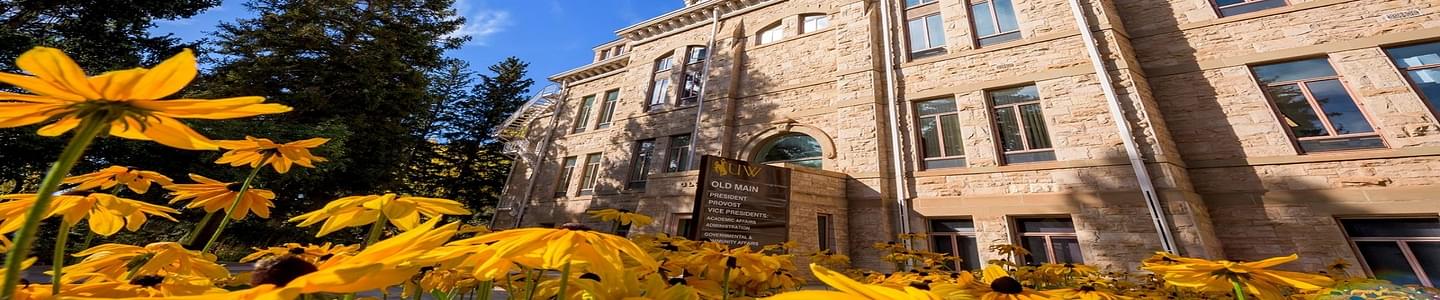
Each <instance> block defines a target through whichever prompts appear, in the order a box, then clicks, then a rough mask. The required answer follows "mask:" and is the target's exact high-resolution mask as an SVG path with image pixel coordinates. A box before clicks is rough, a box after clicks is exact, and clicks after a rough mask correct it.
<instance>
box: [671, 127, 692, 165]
mask: <svg viewBox="0 0 1440 300" xmlns="http://www.w3.org/2000/svg"><path fill="white" fill-rule="evenodd" d="M681 137H685V138H686V143H685V145H684V146H677V145H678V144H677V143H675V141H676V140H678V139H679V138H681ZM667 142H668V143H669V144H668V145H666V146H665V173H677V172H685V171H690V169H691V167H692V166H691V165H690V162H691V160H694V159H692V158H690V148H691V147H695V138H694V137H693V136H691V135H690V134H689V133H686V134H677V135H672V136H670V138H669V140H667ZM677 159H683V161H681V164H682V165H681V167H680V168H678V169H677V168H671V164H670V163H671V162H674V161H676V160H677Z"/></svg>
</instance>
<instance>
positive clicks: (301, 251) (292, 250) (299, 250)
mask: <svg viewBox="0 0 1440 300" xmlns="http://www.w3.org/2000/svg"><path fill="white" fill-rule="evenodd" d="M290 254H294V255H301V254H305V248H300V247H295V248H290Z"/></svg>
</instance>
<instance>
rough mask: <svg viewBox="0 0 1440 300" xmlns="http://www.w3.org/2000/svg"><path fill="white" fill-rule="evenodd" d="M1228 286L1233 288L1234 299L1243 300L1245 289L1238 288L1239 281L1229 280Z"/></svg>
mask: <svg viewBox="0 0 1440 300" xmlns="http://www.w3.org/2000/svg"><path fill="white" fill-rule="evenodd" d="M1230 285H1231V286H1234V287H1235V299H1236V300H1245V289H1244V288H1241V287H1240V281H1238V280H1234V279H1231V280H1230Z"/></svg>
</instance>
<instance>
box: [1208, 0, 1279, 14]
mask: <svg viewBox="0 0 1440 300" xmlns="http://www.w3.org/2000/svg"><path fill="white" fill-rule="evenodd" d="M1213 1H1214V2H1215V10H1217V11H1219V12H1220V17H1222V18H1223V17H1229V16H1233V15H1238V14H1243V13H1249V12H1257V11H1262V10H1266V9H1271V8H1276V7H1282V6H1285V0H1213Z"/></svg>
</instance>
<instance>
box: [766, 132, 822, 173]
mask: <svg viewBox="0 0 1440 300" xmlns="http://www.w3.org/2000/svg"><path fill="white" fill-rule="evenodd" d="M823 153H824V152H822V150H821V149H820V142H818V141H816V140H815V138H813V137H810V136H808V135H804V134H799V133H791V134H787V135H784V136H781V137H779V138H776V139H775V140H773V141H771V142H770V144H768V145H765V147H763V148H760V157H758V159H757V160H758V161H759V162H761V163H790V164H796V165H800V166H804V167H809V168H815V169H819V168H820V167H821V161H820V157H821V156H822V155H823Z"/></svg>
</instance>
